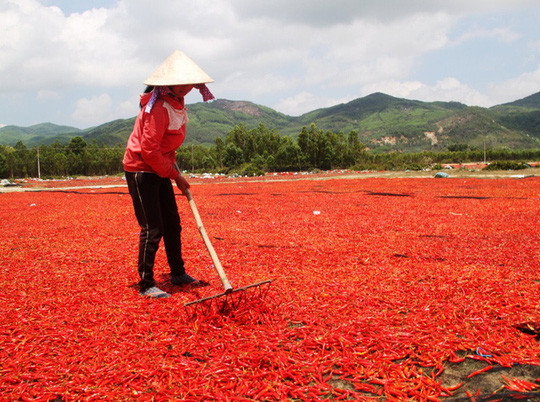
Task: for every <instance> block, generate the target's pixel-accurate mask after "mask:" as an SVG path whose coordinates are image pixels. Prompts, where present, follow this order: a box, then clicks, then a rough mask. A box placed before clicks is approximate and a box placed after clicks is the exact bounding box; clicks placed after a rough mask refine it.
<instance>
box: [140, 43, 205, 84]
mask: <svg viewBox="0 0 540 402" xmlns="http://www.w3.org/2000/svg"><path fill="white" fill-rule="evenodd" d="M207 82H214V80H213V79H212V78H211V77H210V76H209V75H208V74H206V73H205V72H204V71H203V70H202V69H201V68H200V67H199V66H198V65H197V64H195V62H194V61H193V60H191V59H190V58H189V57H188V56H187V55H186V54H185V53H184V52H182V51H181V50H175V51H174V52H173V53H172V54H171V55H170V56H169V57H167V59H165V61H164V62H163V63H161V65H160V66H159V67H158V68H156V69H155V70H154V72H153V73H152V74H150V76H149V77H148V78H147V79H146V80H145V81H144V84H145V85H153V86H169V85H186V84H204V83H207Z"/></svg>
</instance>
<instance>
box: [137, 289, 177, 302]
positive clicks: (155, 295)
mask: <svg viewBox="0 0 540 402" xmlns="http://www.w3.org/2000/svg"><path fill="white" fill-rule="evenodd" d="M139 294H140V295H141V296H144V297H149V298H151V299H166V298H168V297H171V295H170V294H168V293H167V292H164V291H163V290H161V289H159V288H158V287H156V286H152V287H151V288H148V289H146V290H144V291H141V292H140V293H139Z"/></svg>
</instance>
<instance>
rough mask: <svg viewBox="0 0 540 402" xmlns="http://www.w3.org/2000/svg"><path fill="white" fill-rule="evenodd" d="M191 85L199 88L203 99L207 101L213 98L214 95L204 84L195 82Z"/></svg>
mask: <svg viewBox="0 0 540 402" xmlns="http://www.w3.org/2000/svg"><path fill="white" fill-rule="evenodd" d="M193 86H194V87H195V88H197V89H198V90H199V92H200V93H201V95H202V97H203V101H205V102H208V101H209V100H212V99H215V97H214V95H212V92H210V90H209V89H208V87H207V86H206V84H195V85H193Z"/></svg>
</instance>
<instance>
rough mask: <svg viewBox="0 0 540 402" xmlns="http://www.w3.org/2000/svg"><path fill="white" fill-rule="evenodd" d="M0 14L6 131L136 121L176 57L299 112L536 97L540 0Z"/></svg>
mask: <svg viewBox="0 0 540 402" xmlns="http://www.w3.org/2000/svg"><path fill="white" fill-rule="evenodd" d="M0 20H1V21H2V25H1V26H0V126H2V125H18V126H30V125H33V124H38V123H42V122H52V123H55V124H61V125H69V126H74V127H78V128H87V127H91V126H96V125H99V124H102V123H106V122H108V121H111V120H114V119H119V118H129V117H133V116H135V115H136V113H137V104H138V97H139V93H140V92H141V90H142V89H143V84H142V82H143V81H144V79H145V78H146V77H147V76H148V75H149V74H150V73H151V72H152V71H153V69H154V68H155V67H157V66H158V65H159V64H160V63H161V62H162V61H163V60H164V59H165V58H166V57H167V56H168V55H169V54H170V53H172V52H173V51H174V50H175V49H181V50H183V51H184V52H185V53H187V54H188V55H189V56H190V57H191V58H192V59H193V60H195V61H196V62H197V63H198V64H199V65H200V66H201V67H202V68H203V69H204V70H205V71H206V72H207V73H208V74H209V75H211V76H212V77H213V78H214V79H215V83H212V84H210V88H211V90H212V92H213V93H214V94H215V95H216V97H217V98H225V99H231V100H247V101H251V102H255V103H257V104H261V105H265V106H268V107H271V108H274V109H276V110H278V111H280V112H282V113H285V114H288V115H292V116H294V115H299V114H302V113H305V112H308V111H311V110H314V109H317V108H321V107H328V106H333V105H336V104H339V103H344V102H348V101H350V100H353V99H356V98H359V97H363V96H366V95H369V94H371V93H373V92H384V93H387V94H389V95H393V96H397V97H403V98H409V99H419V100H424V101H435V100H441V101H458V102H462V103H465V104H467V105H478V106H484V107H489V106H493V105H496V104H501V103H505V102H510V101H514V100H516V99H520V98H523V97H525V96H528V95H531V94H533V93H536V92H538V91H540V27H539V23H538V21H540V2H538V1H537V0H513V1H508V0H489V1H488V0H453V1H448V0H444V1H442V0H431V1H424V0H378V1H374V0H333V1H328V0H273V1H272V2H262V1H260V2H259V1H254V0H198V1H187V0H160V1H154V2H149V1H147V0H95V1H91V0H86V1H82V0H63V1H56V0H2V2H1V3H0ZM200 100H201V99H200V95H198V93H197V92H194V93H192V94H190V95H189V96H188V98H187V102H188V104H189V103H193V102H199V101H200Z"/></svg>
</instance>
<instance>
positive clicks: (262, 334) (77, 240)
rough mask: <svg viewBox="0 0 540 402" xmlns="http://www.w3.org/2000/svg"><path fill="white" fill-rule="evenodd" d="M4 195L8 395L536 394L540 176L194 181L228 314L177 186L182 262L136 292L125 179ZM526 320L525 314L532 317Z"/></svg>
mask: <svg viewBox="0 0 540 402" xmlns="http://www.w3.org/2000/svg"><path fill="white" fill-rule="evenodd" d="M48 190H49V191H42V192H12V193H3V194H0V222H1V226H2V231H1V233H2V241H1V242H0V255H1V256H2V264H1V265H0V266H1V268H0V269H1V273H2V276H1V279H0V285H1V286H0V289H1V290H0V311H1V313H0V314H1V326H0V362H1V367H0V399H2V400H4V399H5V400H17V399H25V400H56V401H71V400H81V399H83V400H94V399H109V400H132V399H138V400H171V399H185V400H245V401H247V400H257V399H265V400H291V401H296V400H310V401H311V400H319V399H330V400H340V399H345V400H347V399H349V400H365V399H373V400H379V399H384V400H387V399H392V398H396V399H404V398H411V399H418V400H426V399H430V400H437V399H444V398H445V397H449V396H452V397H463V396H467V395H468V396H471V395H477V394H480V395H483V396H486V395H489V394H491V393H493V392H496V394H495V395H507V394H508V393H509V392H520V393H526V392H529V393H531V392H533V393H534V392H538V391H539V388H540V342H539V336H535V334H534V332H533V333H526V332H524V331H523V330H519V329H518V328H516V326H519V325H520V324H522V325H526V324H528V326H529V329H535V328H536V327H535V325H537V324H538V323H539V322H540V304H539V298H538V295H539V294H540V272H539V269H540V268H539V267H540V259H539V256H540V247H539V244H540V231H539V230H538V228H539V227H540V225H539V223H540V222H539V216H540V214H539V211H540V179H539V178H536V177H526V178H520V179H510V178H508V179H474V178H460V179H434V178H423V179H411V178H403V179H399V178H395V179H380V178H364V179H350V178H341V179H330V180H307V179H304V180H285V181H276V182H257V181H249V182H248V181H244V182H242V181H236V182H233V181H231V182H221V183H209V182H200V183H196V182H194V183H193V186H192V190H193V191H192V192H193V195H194V198H195V201H196V203H197V206H198V209H199V212H200V213H201V217H202V220H203V222H204V225H205V227H206V230H207V232H208V234H209V236H210V238H211V239H212V242H213V244H214V247H215V249H216V251H217V253H218V255H219V256H220V259H221V262H222V264H223V266H224V268H225V270H226V272H227V274H228V275H229V279H230V281H231V283H232V284H233V286H244V285H248V284H251V283H254V282H258V281H262V280H265V279H270V278H271V279H275V280H274V282H273V283H272V285H271V287H270V289H269V291H268V293H267V294H266V297H265V298H264V299H259V298H254V299H252V300H246V301H245V302H244V303H242V304H241V305H240V306H239V307H238V308H237V309H236V310H235V311H232V312H228V313H226V314H219V313H218V312H216V311H215V310H213V309H210V310H208V311H198V312H197V316H196V317H194V318H193V319H188V315H187V314H186V311H185V309H184V307H183V304H184V303H185V302H188V301H191V300H195V299H197V298H199V297H205V296H210V295H213V294H215V293H219V292H220V291H221V285H220V282H219V280H218V278H217V275H216V274H215V272H214V271H213V269H212V267H211V260H210V258H209V256H208V253H207V251H206V248H205V246H204V244H203V242H202V240H201V238H200V236H199V234H198V231H197V229H196V226H195V223H194V219H193V217H192V215H191V212H190V210H189V206H188V204H187V202H186V200H185V199H184V197H182V196H181V195H180V194H178V196H177V201H178V204H179V210H180V214H181V217H182V222H183V232H182V239H183V248H184V256H185V260H186V264H187V269H188V273H190V274H192V275H193V276H196V277H199V278H202V279H205V280H208V281H209V282H210V286H207V287H203V288H199V289H188V288H182V287H174V286H172V285H170V284H169V283H168V276H167V273H168V272H167V263H166V257H165V253H164V252H163V251H162V250H160V252H159V253H158V256H157V260H156V268H155V270H156V278H157V280H158V285H159V286H161V287H162V288H163V289H165V290H167V291H169V292H171V293H173V297H171V298H169V299H164V300H148V299H144V298H141V297H140V296H139V295H138V292H137V288H136V283H137V281H138V278H137V273H136V254H137V244H138V227H137V225H136V221H135V218H134V214H133V211H132V205H131V200H130V198H129V195H128V194H127V189H126V188H125V187H122V186H119V187H117V188H106V189H90V188H88V189H77V190H69V189H61V188H59V189H57V190H52V191H51V189H48ZM522 329H523V328H522Z"/></svg>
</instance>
